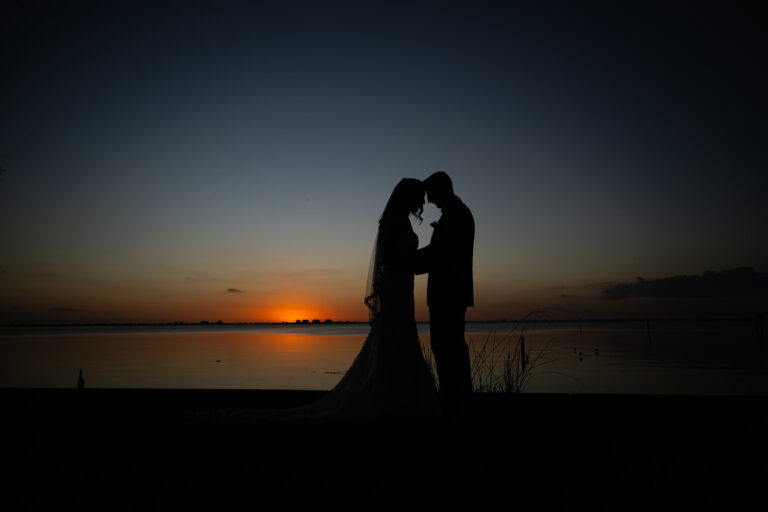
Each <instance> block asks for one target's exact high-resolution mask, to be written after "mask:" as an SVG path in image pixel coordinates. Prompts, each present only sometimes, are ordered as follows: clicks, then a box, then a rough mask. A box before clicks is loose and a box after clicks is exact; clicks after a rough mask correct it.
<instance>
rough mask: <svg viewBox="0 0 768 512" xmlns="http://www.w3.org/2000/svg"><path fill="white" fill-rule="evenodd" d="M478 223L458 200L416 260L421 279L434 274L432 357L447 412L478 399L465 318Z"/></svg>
mask: <svg viewBox="0 0 768 512" xmlns="http://www.w3.org/2000/svg"><path fill="white" fill-rule="evenodd" d="M474 240H475V220H474V218H473V217H472V212H470V211H469V208H467V206H466V205H465V204H464V203H463V202H462V201H461V199H459V198H458V197H456V196H453V197H452V198H450V199H449V200H448V201H447V202H446V204H445V205H444V206H443V208H442V215H441V216H440V220H439V221H438V222H437V224H435V225H434V231H433V232H432V240H431V241H430V243H429V245H428V246H427V247H424V248H423V249H420V250H419V251H418V252H417V255H416V273H417V274H424V273H426V272H428V273H429V278H428V280H427V305H428V306H429V329H430V337H431V342H432V353H433V354H434V356H435V364H436V366H437V376H438V379H439V382H440V394H441V395H443V397H444V398H445V401H446V406H447V407H448V408H449V409H452V410H453V411H454V412H455V411H457V410H458V411H461V410H463V409H466V407H467V406H468V403H469V398H470V396H471V393H472V377H471V373H470V365H469V350H468V348H467V344H466V342H465V341H464V315H465V314H466V311H467V307H469V306H474V292H473V284H472V251H473V246H474Z"/></svg>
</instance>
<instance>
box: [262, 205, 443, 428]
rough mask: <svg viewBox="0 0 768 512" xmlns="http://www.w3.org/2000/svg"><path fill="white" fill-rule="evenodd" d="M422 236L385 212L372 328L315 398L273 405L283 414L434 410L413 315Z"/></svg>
mask: <svg viewBox="0 0 768 512" xmlns="http://www.w3.org/2000/svg"><path fill="white" fill-rule="evenodd" d="M417 247H418V237H417V236H416V233H414V231H413V228H412V227H411V223H410V221H409V220H408V218H407V217H402V218H382V221H381V222H380V225H379V233H378V236H377V242H376V247H375V248H374V256H373V264H372V268H371V277H370V278H369V294H368V296H367V297H366V304H367V305H368V307H369V308H370V310H371V329H370V332H369V334H368V337H367V338H366V340H365V343H364V344H363V347H362V349H361V350H360V353H359V354H358V355H357V357H356V358H355V360H354V362H353V363H352V366H350V368H349V370H348V371H347V372H346V374H345V375H344V377H342V379H341V381H339V383H338V384H337V385H336V387H334V388H333V389H332V390H331V391H329V392H328V393H327V394H326V395H324V396H323V397H322V398H320V399H318V400H317V401H315V402H313V403H311V404H309V405H306V406H303V407H298V408H294V409H288V410H284V411H275V412H274V413H273V416H272V418H273V419H275V420H281V419H308V420H313V419H325V418H329V419H375V418H383V417H397V416H409V417H413V416H427V417H428V416H436V415H437V414H438V402H437V395H436V389H435V383H434V380H433V378H432V375H431V372H430V370H429V367H428V366H427V363H426V361H425V359H424V356H423V354H422V351H421V345H420V342H419V335H418V331H417V329H416V321H415V317H414V299H413V280H414V277H413V276H414V273H413V260H414V257H415V254H416V249H417Z"/></svg>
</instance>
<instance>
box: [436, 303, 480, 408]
mask: <svg viewBox="0 0 768 512" xmlns="http://www.w3.org/2000/svg"><path fill="white" fill-rule="evenodd" d="M466 312H467V308H466V306H454V305H439V306H430V308H429V332H430V339H431V345H432V354H433V355H434V356H435V365H436V366H437V378H438V380H439V383H440V395H441V396H442V397H443V403H444V406H445V407H446V408H447V412H448V413H449V414H461V413H463V412H467V409H468V408H469V401H470V398H471V396H472V374H471V371H470V364H469V348H468V347H467V343H466V342H465V341H464V315H465V314H466Z"/></svg>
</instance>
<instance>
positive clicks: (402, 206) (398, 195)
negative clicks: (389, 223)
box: [379, 178, 426, 223]
mask: <svg viewBox="0 0 768 512" xmlns="http://www.w3.org/2000/svg"><path fill="white" fill-rule="evenodd" d="M425 193H426V190H425V189H424V183H423V182H422V181H421V180H417V179H415V178H403V179H402V180H400V182H399V183H398V184H397V186H396V187H395V190H393V191H392V195H391V196H389V201H387V206H386V207H385V208H384V213H383V214H382V215H381V220H379V222H381V221H382V220H384V219H385V218H387V217H388V216H390V215H392V214H396V213H397V212H405V211H407V212H409V213H410V214H411V215H413V216H414V217H416V219H418V221H419V223H421V221H422V220H423V219H422V218H421V214H422V213H423V212H424V194H425Z"/></svg>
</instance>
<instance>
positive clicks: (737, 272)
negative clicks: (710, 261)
mask: <svg viewBox="0 0 768 512" xmlns="http://www.w3.org/2000/svg"><path fill="white" fill-rule="evenodd" d="M766 294H768V273H764V272H756V271H755V270H754V269H753V268H748V267H739V268H734V269H730V270H724V271H722V272H704V273H703V274H700V275H680V276H673V277H665V278H661V279H652V280H645V279H643V278H642V277H638V278H637V281H636V282H634V283H619V284H615V285H611V286H609V287H607V288H606V289H604V290H603V293H602V296H601V297H602V298H603V299H605V300H619V299H626V298H630V297H651V298H703V297H755V296H760V295H766Z"/></svg>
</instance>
